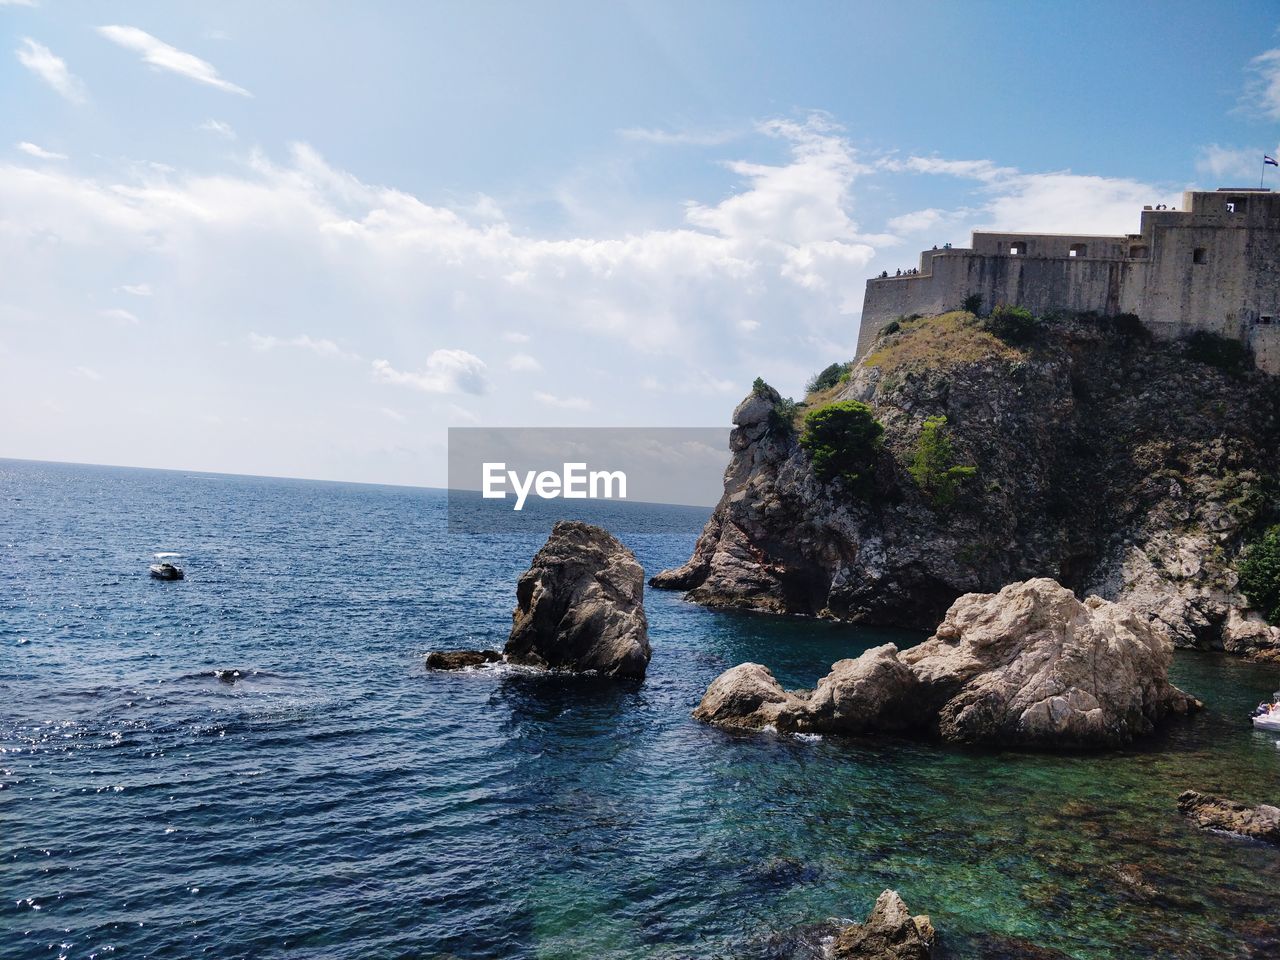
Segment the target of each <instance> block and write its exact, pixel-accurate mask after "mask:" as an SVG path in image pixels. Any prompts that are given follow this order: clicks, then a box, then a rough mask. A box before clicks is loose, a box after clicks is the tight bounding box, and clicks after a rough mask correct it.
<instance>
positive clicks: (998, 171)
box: [882, 157, 1018, 183]
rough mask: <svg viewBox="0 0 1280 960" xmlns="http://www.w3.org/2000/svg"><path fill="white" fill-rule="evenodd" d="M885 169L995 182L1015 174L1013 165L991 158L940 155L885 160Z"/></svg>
mask: <svg viewBox="0 0 1280 960" xmlns="http://www.w3.org/2000/svg"><path fill="white" fill-rule="evenodd" d="M882 166H883V167H884V168H885V169H887V170H905V171H907V172H910V173H936V174H942V175H944V176H948V177H962V178H964V179H967V180H981V181H982V182H983V183H996V182H997V181H999V180H1002V179H1004V178H1007V177H1012V176H1016V175H1017V173H1018V171H1017V170H1016V169H1014V168H1013V167H1002V166H999V165H998V164H996V163H994V162H993V161H991V160H947V159H944V158H942V157H908V158H907V159H906V160H905V161H899V160H887V161H884V162H883V163H882Z"/></svg>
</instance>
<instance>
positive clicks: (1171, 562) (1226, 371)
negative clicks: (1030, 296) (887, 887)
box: [651, 313, 1280, 655]
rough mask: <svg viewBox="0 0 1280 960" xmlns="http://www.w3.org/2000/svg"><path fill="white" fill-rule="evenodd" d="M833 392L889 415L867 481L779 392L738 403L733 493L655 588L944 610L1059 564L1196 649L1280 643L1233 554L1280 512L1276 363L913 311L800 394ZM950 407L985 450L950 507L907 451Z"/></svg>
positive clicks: (962, 454)
mask: <svg viewBox="0 0 1280 960" xmlns="http://www.w3.org/2000/svg"><path fill="white" fill-rule="evenodd" d="M1211 361H1216V362H1211ZM839 400H861V401H863V402H865V403H866V404H868V405H869V406H870V407H871V409H872V411H873V412H874V414H875V417H876V418H877V419H878V420H879V421H880V422H881V423H882V424H883V425H884V437H883V446H882V448H881V449H880V450H879V452H878V453H877V454H876V458H877V460H876V464H875V470H874V476H873V479H872V481H871V483H870V485H869V486H868V485H863V488H862V489H860V490H856V491H855V490H851V489H849V488H848V486H847V485H846V484H845V483H844V481H843V480H839V479H837V480H835V481H832V482H828V483H823V482H820V481H819V479H818V478H817V476H815V473H814V470H813V469H812V463H811V460H810V457H809V455H808V454H807V453H806V451H805V450H804V449H803V447H802V446H801V444H800V443H799V442H798V439H797V436H796V430H795V427H794V425H793V424H792V423H790V422H788V420H789V419H790V417H791V412H790V411H789V410H788V409H787V407H786V405H785V404H784V403H781V402H780V398H779V396H778V395H777V393H776V392H774V391H773V390H772V389H770V388H767V387H763V388H761V389H758V390H756V391H753V393H752V395H751V396H749V397H747V398H746V399H745V400H744V401H743V402H742V403H741V404H740V405H739V406H738V408H737V410H736V411H735V412H734V425H735V429H734V431H733V434H732V438H731V448H732V449H731V453H732V459H731V462H730V464H729V467H728V469H727V471H726V475H725V492H724V496H723V498H722V499H721V501H720V503H719V505H718V506H717V507H716V510H715V512H714V514H713V515H712V517H711V519H710V521H709V522H708V523H707V525H706V528H705V529H704V530H703V532H702V535H701V536H700V538H699V539H698V542H697V546H696V547H695V549H694V554H693V556H692V558H691V559H690V560H689V562H688V563H686V564H685V565H684V566H682V567H680V568H677V569H675V570H668V571H665V572H663V573H661V574H659V575H658V576H656V577H654V579H653V580H652V581H651V582H652V583H653V585H654V586H656V587H665V588H671V589H684V590H688V591H689V598H690V599H692V600H695V601H698V602H701V603H705V604H708V605H712V606H731V607H743V608H751V609H758V610H766V611H773V612H779V613H800V614H809V615H818V616H824V617H833V618H838V619H844V620H849V621H854V622H860V623H871V624H886V625H899V626H914V627H920V628H924V629H932V628H933V627H935V626H936V625H937V623H938V621H939V620H940V619H941V617H942V614H943V613H944V612H945V610H946V609H947V607H948V605H950V603H951V602H952V601H953V600H955V598H956V597H957V596H959V595H960V594H962V593H967V592H994V591H998V590H999V589H1000V588H1001V587H1003V586H1004V585H1005V584H1008V583H1011V582H1014V581H1019V580H1026V579H1030V578H1033V577H1040V576H1047V577H1053V578H1055V579H1057V580H1059V581H1060V582H1061V583H1063V584H1065V585H1067V586H1069V587H1071V588H1072V589H1074V590H1076V591H1077V592H1080V593H1081V594H1084V593H1096V594H1098V595H1100V596H1102V597H1104V598H1106V599H1109V600H1119V601H1122V602H1125V603H1127V604H1129V605H1131V606H1133V607H1134V608H1136V609H1137V610H1138V611H1140V612H1141V613H1142V614H1144V615H1145V616H1147V617H1149V618H1151V619H1152V620H1154V621H1157V622H1158V623H1160V624H1162V625H1163V626H1164V627H1166V628H1167V629H1168V630H1169V632H1170V633H1171V634H1172V636H1173V637H1174V640H1175V642H1177V643H1178V644H1180V645H1183V646H1193V645H1198V646H1206V647H1225V648H1226V649H1228V650H1231V651H1233V652H1239V653H1255V654H1257V653H1261V654H1264V655H1269V654H1276V653H1278V652H1280V630H1278V629H1276V628H1271V627H1268V626H1266V625H1265V624H1264V623H1262V622H1261V621H1260V619H1259V618H1258V617H1256V616H1250V615H1249V614H1248V611H1247V610H1246V609H1245V606H1246V605H1245V602H1244V600H1243V598H1241V597H1240V596H1239V595H1238V593H1237V592H1236V589H1235V583H1236V578H1235V572H1234V564H1235V561H1236V559H1237V557H1238V553H1239V550H1240V547H1241V544H1242V542H1243V541H1244V540H1245V539H1246V538H1247V537H1248V536H1250V535H1251V534H1252V532H1253V531H1255V530H1256V529H1257V527H1258V525H1259V524H1260V523H1262V522H1264V521H1267V520H1270V522H1274V519H1275V510H1276V495H1275V491H1276V478H1277V473H1278V472H1280V379H1278V378H1273V377H1268V376H1266V375H1264V374H1260V373H1257V372H1254V371H1250V370H1248V369H1247V368H1246V367H1245V366H1244V365H1239V366H1233V365H1232V364H1231V363H1230V362H1229V361H1227V362H1223V361H1222V358H1215V357H1212V356H1209V357H1207V358H1206V357H1205V355H1204V354H1203V352H1197V350H1196V349H1194V348H1193V347H1191V346H1189V345H1188V344H1185V343H1157V342H1152V341H1151V340H1150V339H1149V338H1147V337H1146V336H1144V335H1143V333H1142V330H1141V328H1140V327H1138V326H1136V325H1135V324H1125V323H1117V322H1112V321H1108V320H1106V319H1079V318H1077V319H1064V320H1060V321H1057V322H1053V323H1045V324H1041V326H1040V329H1039V330H1038V332H1036V333H1035V335H1034V336H1033V337H1032V338H1031V341H1030V342H1029V343H1025V344H1014V343H1008V342H1005V341H1004V340H1001V339H998V338H997V337H995V336H994V335H992V334H991V333H990V332H987V330H986V329H984V328H983V326H982V325H981V324H980V323H979V322H978V321H977V320H976V319H975V318H974V317H972V316H971V315H969V314H964V313H953V314H944V315H942V316H939V317H932V318H924V319H918V320H912V321H908V322H905V323H903V324H902V325H901V327H900V329H898V330H897V331H895V332H894V333H892V334H890V335H889V336H886V337H884V338H882V339H881V340H880V341H879V342H878V343H877V344H876V347H875V349H874V350H873V351H872V352H870V353H869V355H868V356H867V357H866V358H865V359H864V360H863V361H862V362H861V363H860V364H858V365H857V366H856V367H855V368H854V369H853V371H852V373H851V376H850V377H849V379H848V380H847V381H846V382H844V383H842V384H840V385H839V386H837V387H835V388H833V389H831V390H828V391H826V393H825V394H824V395H821V396H817V397H810V398H808V402H809V407H810V408H815V407H818V406H820V405H822V404H825V403H830V402H835V401H839ZM938 415H944V416H946V418H947V427H946V429H947V431H948V433H949V439H950V442H951V445H952V448H953V454H954V459H955V463H956V464H958V465H969V466H974V467H976V468H977V472H976V475H975V476H973V477H971V478H969V479H967V480H965V481H964V482H963V483H961V484H960V486H959V490H958V495H957V496H956V497H955V499H954V502H951V503H950V504H942V503H940V502H939V499H938V498H937V497H930V496H929V495H927V494H926V493H925V492H924V491H923V490H922V489H921V488H920V487H919V486H918V485H917V483H916V481H915V480H914V479H913V477H912V476H911V475H910V473H909V472H908V469H907V468H908V466H909V465H910V464H911V462H912V458H913V457H914V456H915V454H916V451H917V449H918V444H919V443H920V437H921V433H922V430H923V429H924V426H925V421H926V420H927V419H928V418H930V417H935V416H938ZM798 420H799V417H798V416H797V417H796V422H798Z"/></svg>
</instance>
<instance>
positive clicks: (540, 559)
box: [503, 520, 650, 678]
mask: <svg viewBox="0 0 1280 960" xmlns="http://www.w3.org/2000/svg"><path fill="white" fill-rule="evenodd" d="M516 601H517V604H516V609H515V611H514V613H513V614H512V619H513V623H512V626H511V636H510V638H509V639H508V640H507V645H506V647H505V649H504V650H503V653H504V654H505V656H506V658H507V661H508V662H510V663H519V664H525V665H529V666H538V667H555V668H559V669H563V670H574V671H587V670H592V671H595V672H597V673H600V674H603V675H605V676H609V677H619V678H622V677H630V678H642V677H643V676H644V673H645V668H646V667H647V666H648V665H649V657H650V649H649V625H648V621H647V620H646V618H645V614H644V570H643V568H641V566H640V564H639V563H638V562H637V561H636V558H635V555H634V554H633V553H632V552H631V551H630V550H628V549H627V548H626V547H625V546H623V545H622V544H621V543H620V542H619V541H618V540H617V539H616V538H615V537H614V536H613V535H612V534H610V533H609V532H608V531H606V530H602V529H600V528H599V527H594V526H591V525H590V524H587V523H581V522H579V521H576V520H561V521H560V522H558V523H557V524H556V525H555V527H553V528H552V530H551V536H550V537H549V538H548V539H547V542H546V543H545V544H544V545H543V547H542V549H541V550H539V551H538V552H537V553H536V554H535V555H534V558H533V563H532V565H531V566H530V567H529V569H528V570H526V571H525V572H524V573H523V574H521V576H520V580H519V582H518V583H517V585H516Z"/></svg>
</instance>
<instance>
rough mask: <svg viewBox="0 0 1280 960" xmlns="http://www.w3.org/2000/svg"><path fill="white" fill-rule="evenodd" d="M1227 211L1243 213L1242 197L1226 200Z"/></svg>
mask: <svg viewBox="0 0 1280 960" xmlns="http://www.w3.org/2000/svg"><path fill="white" fill-rule="evenodd" d="M1227 213H1244V200H1243V198H1241V199H1237V200H1228V201H1227Z"/></svg>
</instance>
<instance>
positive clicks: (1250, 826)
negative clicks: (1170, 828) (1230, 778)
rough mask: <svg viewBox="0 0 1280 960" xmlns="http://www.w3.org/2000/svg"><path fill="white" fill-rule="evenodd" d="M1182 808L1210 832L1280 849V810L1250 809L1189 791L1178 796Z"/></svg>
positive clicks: (1193, 820) (1220, 798)
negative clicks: (1230, 834)
mask: <svg viewBox="0 0 1280 960" xmlns="http://www.w3.org/2000/svg"><path fill="white" fill-rule="evenodd" d="M1178 809H1179V810H1180V811H1181V812H1182V813H1183V814H1185V815H1186V816H1188V817H1190V818H1191V820H1192V822H1194V823H1195V824H1196V825H1197V826H1200V827H1203V828H1204V829H1206V830H1225V831H1227V832H1228V833H1237V834H1239V835H1240V836H1242V837H1251V838H1252V839H1254V840H1261V841H1263V842H1264V843H1272V844H1276V845H1277V846H1280V807H1273V806H1271V805H1270V804H1265V803H1261V804H1258V806H1256V807H1250V806H1248V805H1246V804H1243V803H1238V802H1236V801H1235V800H1228V799H1226V798H1225V797H1211V796H1209V795H1208V794H1204V793H1198V792H1197V791H1195V790H1187V791H1184V792H1183V793H1182V794H1180V795H1179V796H1178Z"/></svg>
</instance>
